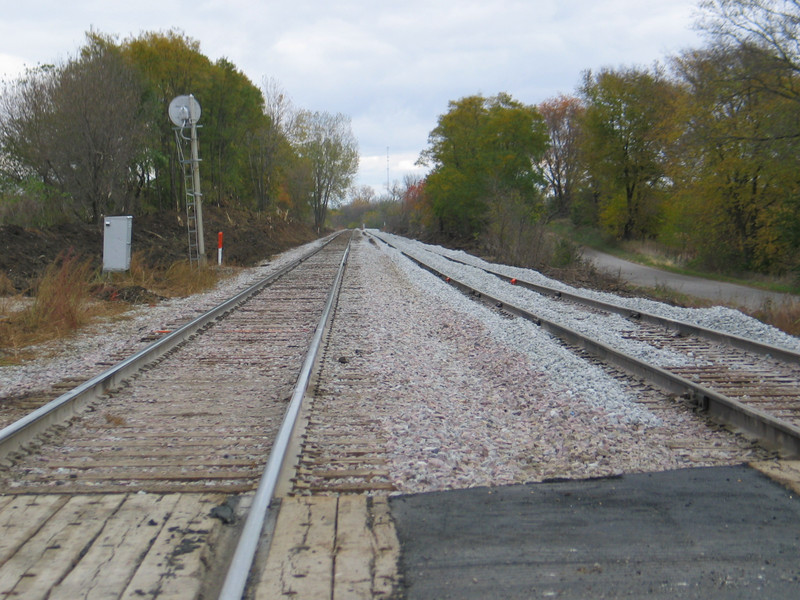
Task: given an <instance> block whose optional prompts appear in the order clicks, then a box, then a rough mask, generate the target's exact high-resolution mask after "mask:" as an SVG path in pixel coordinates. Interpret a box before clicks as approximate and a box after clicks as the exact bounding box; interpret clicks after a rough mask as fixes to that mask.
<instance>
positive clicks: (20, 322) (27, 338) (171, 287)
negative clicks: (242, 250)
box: [0, 254, 219, 365]
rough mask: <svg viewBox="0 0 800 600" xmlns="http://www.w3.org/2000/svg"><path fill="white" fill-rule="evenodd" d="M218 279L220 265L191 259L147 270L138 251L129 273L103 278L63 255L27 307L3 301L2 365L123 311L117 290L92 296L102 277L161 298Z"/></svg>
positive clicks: (85, 263) (109, 282)
mask: <svg viewBox="0 0 800 600" xmlns="http://www.w3.org/2000/svg"><path fill="white" fill-rule="evenodd" d="M4 277H5V276H4ZM218 278H219V273H218V271H217V270H216V269H214V268H212V267H204V268H197V267H196V266H192V265H190V264H189V263H188V262H187V261H183V262H179V263H175V264H173V265H172V266H170V267H169V268H168V269H166V270H153V269H148V268H146V267H145V266H144V264H143V262H142V261H141V260H140V259H139V257H137V256H135V255H134V256H133V257H131V268H130V270H129V271H127V272H125V273H106V274H104V275H102V276H101V275H99V274H98V273H97V272H95V271H94V270H93V269H92V268H91V266H90V263H89V261H88V260H80V259H79V258H78V257H76V256H74V255H71V254H67V255H63V256H61V257H59V258H58V259H57V260H56V261H55V262H54V263H53V264H51V265H50V266H48V268H47V269H46V271H45V273H44V275H43V276H42V277H41V279H40V281H39V283H38V285H37V286H35V289H34V298H33V300H32V301H31V302H28V303H27V306H25V307H23V308H21V309H17V305H19V304H21V303H20V302H12V301H11V299H8V300H2V299H0V302H2V304H0V365H3V364H18V363H20V362H23V361H26V360H29V359H30V358H32V357H33V354H32V351H31V350H30V347H31V346H33V345H36V344H42V343H45V342H49V341H52V340H57V339H60V338H63V337H65V336H67V335H70V334H71V333H73V332H74V331H75V330H77V329H79V328H80V327H82V326H84V325H86V324H87V323H89V322H90V321H92V320H95V319H98V318H113V317H115V316H118V315H119V314H121V313H123V312H125V311H126V310H127V309H128V307H129V305H128V304H127V303H125V302H118V301H114V300H115V299H116V298H117V296H118V295H117V294H116V293H114V294H111V295H110V298H111V301H100V300H98V299H96V298H93V297H92V295H91V290H92V288H93V287H94V288H97V287H98V286H97V284H98V282H99V281H101V280H102V283H103V286H106V285H111V286H113V288H112V289H115V290H116V289H122V288H125V287H133V286H136V287H140V288H143V289H145V290H148V291H153V292H155V293H157V294H160V295H162V296H169V297H175V296H181V297H182V296H188V295H191V294H195V293H198V292H201V291H204V290H207V289H209V288H211V287H213V286H214V284H215V283H216V282H217V280H218ZM103 286H100V287H101V288H102V287H103ZM6 288H8V289H7V291H6V292H5V293H6V294H8V293H12V292H13V286H11V285H10V282H6V281H5V279H3V278H0V290H6ZM0 293H2V292H1V291H0ZM12 305H14V306H13V308H14V309H13V310H12Z"/></svg>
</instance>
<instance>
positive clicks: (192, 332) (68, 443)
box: [0, 235, 349, 598]
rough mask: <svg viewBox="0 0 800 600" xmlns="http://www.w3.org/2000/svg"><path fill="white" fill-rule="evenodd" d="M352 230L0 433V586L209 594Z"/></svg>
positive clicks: (22, 591)
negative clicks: (0, 457) (0, 539)
mask: <svg viewBox="0 0 800 600" xmlns="http://www.w3.org/2000/svg"><path fill="white" fill-rule="evenodd" d="M348 243H349V236H347V235H343V236H338V237H336V238H335V239H333V240H332V241H330V243H328V244H327V245H326V246H325V247H324V248H323V249H321V250H320V251H319V252H316V253H313V254H312V255H309V256H307V257H304V258H303V259H300V260H298V261H297V262H296V263H293V264H292V265H289V267H287V268H285V269H283V270H281V271H280V272H279V273H277V274H275V275H274V276H272V277H270V278H268V279H267V280H265V281H264V282H261V283H259V284H257V285H255V286H252V287H251V288H250V289H248V290H247V291H246V292H243V293H242V294H239V295H237V296H236V297H235V298H234V299H231V300H230V301H228V302H226V303H223V304H222V305H220V307H218V308H217V309H215V310H214V311H210V312H209V313H208V314H205V315H203V316H201V317H198V318H197V319H195V320H194V321H193V322H192V323H190V324H188V325H187V326H185V327H183V328H181V329H179V330H177V331H175V332H172V333H171V334H169V335H166V336H164V337H163V338H162V339H160V340H159V341H158V342H156V343H154V344H152V345H151V346H149V347H148V348H147V349H146V350H145V351H142V352H140V353H137V355H135V356H134V357H130V358H128V359H126V360H125V361H123V362H122V363H120V364H118V365H116V366H115V367H113V368H112V369H110V370H109V371H108V372H106V373H103V374H101V375H99V376H97V377H95V378H93V379H91V380H89V381H87V382H84V383H83V384H81V385H79V386H78V387H77V388H76V389H75V390H72V391H71V392H68V393H66V394H64V395H62V396H61V397H59V398H57V399H56V400H54V401H53V402H51V403H49V404H48V405H45V406H44V407H41V408H39V409H37V410H35V411H34V412H33V413H31V414H29V415H28V416H26V417H25V418H23V419H22V420H21V421H17V422H16V423H14V424H12V425H11V426H9V427H7V428H6V429H4V430H2V431H1V432H0V444H2V446H0V447H2V449H3V451H4V459H3V460H4V465H3V467H2V469H0V489H2V490H3V492H4V494H3V496H2V497H0V523H2V526H3V530H4V534H5V535H4V539H3V542H2V543H0V597H25V598H37V597H41V598H46V597H50V598H78V597H136V598H139V597H162V596H167V597H171V595H175V596H176V597H195V596H196V595H198V594H206V595H214V593H215V591H214V588H215V587H217V588H218V587H219V582H220V581H221V580H222V576H221V575H222V574H223V573H222V570H223V569H224V568H225V565H226V562H227V561H226V560H225V556H226V553H227V552H228V550H226V548H229V547H230V546H231V545H232V543H233V540H234V539H235V538H236V530H235V528H233V527H225V526H224V524H225V523H228V524H233V523H234V522H236V521H237V520H238V521H239V527H241V521H242V519H243V518H244V516H245V515H246V514H248V513H247V510H248V507H249V504H250V502H251V500H252V498H253V494H252V492H253V491H254V490H256V488H257V486H259V484H260V481H261V476H262V473H263V471H264V468H265V464H266V463H267V458H268V456H270V450H271V448H272V446H273V442H274V440H275V438H276V436H277V435H279V432H280V431H281V424H282V420H283V419H284V415H285V413H286V411H287V405H289V400H290V398H291V397H292V395H293V393H295V386H296V383H297V380H298V373H299V372H300V370H301V365H302V364H303V362H304V360H306V361H308V356H307V350H308V348H309V345H310V344H311V343H312V339H313V337H314V336H315V333H316V331H317V330H318V329H319V328H320V323H319V321H320V317H321V315H322V314H323V312H324V310H325V309H326V306H327V304H329V303H330V299H331V298H332V293H331V286H335V285H338V282H339V278H340V274H341V272H342V267H343V264H344V259H343V256H346V252H347V248H348ZM70 415H72V417H71V418H70V419H68V420H67V419H66V418H65V417H66V416H70ZM256 497H257V496H256ZM112 573H113V574H114V575H113V576H111V574H112Z"/></svg>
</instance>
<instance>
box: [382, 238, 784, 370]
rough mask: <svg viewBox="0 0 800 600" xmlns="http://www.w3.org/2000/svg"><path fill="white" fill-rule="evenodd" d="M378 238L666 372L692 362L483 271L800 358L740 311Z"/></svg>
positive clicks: (778, 335)
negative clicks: (624, 291) (622, 292)
mask: <svg viewBox="0 0 800 600" xmlns="http://www.w3.org/2000/svg"><path fill="white" fill-rule="evenodd" d="M372 233H375V234H377V235H379V236H380V237H382V238H384V239H386V240H387V241H389V242H390V243H391V244H392V245H394V246H396V247H397V248H399V249H401V250H403V251H405V252H408V253H409V254H410V255H415V254H416V255H419V257H420V258H424V259H425V261H426V262H430V263H431V264H432V265H433V266H435V267H436V268H437V269H440V270H442V271H443V272H446V273H448V274H449V276H450V277H453V278H454V279H459V280H461V281H464V282H465V283H467V284H469V285H472V284H475V286H476V287H481V288H482V289H485V290H486V291H487V293H490V294H491V295H493V296H496V297H499V298H501V299H503V300H504V301H507V302H509V303H512V304H516V305H518V306H520V307H521V308H526V309H528V310H530V311H531V312H533V313H535V314H537V315H539V316H541V317H542V318H545V319H549V320H553V321H555V322H557V323H560V324H563V325H566V326H567V327H571V328H573V329H576V330H578V331H581V332H585V333H589V334H591V335H592V337H594V338H595V339H598V340H600V341H606V342H608V343H612V342H613V343H614V344H615V345H616V347H619V348H621V349H622V350H624V351H626V352H629V353H630V354H633V355H635V356H641V357H642V358H646V359H647V360H654V361H657V364H659V365H661V366H679V365H683V364H685V361H686V357H684V356H679V355H676V354H674V353H672V352H666V351H657V350H655V349H654V348H652V347H650V346H648V345H647V344H642V343H640V342H633V341H631V340H625V339H622V338H620V337H619V334H620V332H623V331H626V330H630V329H631V326H630V324H629V323H628V322H627V321H626V319H624V318H623V317H621V316H619V315H609V316H608V317H606V318H603V319H597V318H586V316H585V315H581V316H577V317H576V315H575V314H574V312H575V311H574V310H573V309H571V308H570V307H569V306H568V305H565V304H564V303H562V302H559V301H558V300H553V299H550V298H546V297H544V296H541V295H540V294H537V293H536V292H534V291H532V290H528V289H525V288H522V287H517V286H512V285H509V284H508V283H507V282H503V281H501V280H500V279H498V278H497V277H495V276H493V275H490V274H488V273H486V272H485V271H483V270H482V268H490V269H492V270H495V271H497V272H500V273H502V274H504V275H506V276H508V277H516V278H517V279H522V280H525V281H529V282H531V283H535V284H539V285H545V286H550V287H553V288H555V289H559V290H562V291H565V292H569V293H572V294H576V295H579V296H584V297H587V298H591V299H594V300H600V301H603V302H609V303H613V304H618V305H621V306H625V307H627V308H629V309H631V310H632V311H639V312H646V313H650V314H653V315H658V316H661V317H665V318H669V319H674V320H680V321H686V322H689V323H693V324H695V325H699V326H701V327H706V328H708V329H716V330H718V331H722V332H725V333H728V334H731V335H737V336H740V337H744V338H749V339H753V340H757V341H760V342H762V343H766V344H770V345H773V346H779V347H781V348H786V349H788V350H793V351H795V352H800V339H799V338H797V337H794V336H791V335H788V334H786V333H784V332H782V331H780V330H779V329H776V328H775V327H772V326H770V325H766V324H764V323H762V322H761V321H758V320H757V319H753V318H752V317H749V316H747V315H745V314H744V313H742V312H740V311H738V310H735V309H731V308H726V307H722V306H715V307H711V308H679V307H675V306H670V305H667V304H663V303H661V302H656V301H653V300H647V299H644V298H624V297H621V296H615V295H613V294H608V293H605V292H596V291H593V290H587V289H578V288H573V287H571V286H568V285H566V284H564V283H562V282H560V281H556V280H553V279H549V278H547V277H545V276H544V275H542V274H541V273H539V272H537V271H533V270H531V269H522V268H518V267H509V266H505V265H496V264H492V263H487V262H486V261H483V260H481V259H480V258H477V257H474V256H472V255H470V254H466V253H465V252H461V251H454V250H448V249H446V248H442V247H440V246H431V245H428V244H423V243H421V242H416V241H413V240H408V239H406V238H402V237H399V236H394V235H391V234H384V233H379V232H372ZM445 256H449V257H452V258H455V259H457V260H460V261H464V262H468V263H469V264H470V265H474V268H473V267H470V266H465V265H461V264H458V263H454V262H452V261H450V260H447V259H445V258H443V257H445Z"/></svg>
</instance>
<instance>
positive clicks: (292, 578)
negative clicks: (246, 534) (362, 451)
mask: <svg viewBox="0 0 800 600" xmlns="http://www.w3.org/2000/svg"><path fill="white" fill-rule="evenodd" d="M399 551H400V547H399V542H398V541H397V536H396V534H395V531H394V525H393V522H392V519H391V516H390V513H389V503H388V499H387V497H385V496H365V495H340V496H331V495H326V496H293V497H286V498H283V499H282V500H281V508H280V513H279V514H278V520H277V523H276V525H275V532H274V534H273V539H272V543H271V545H270V550H269V556H268V557H267V563H266V566H265V568H264V570H263V572H262V574H261V577H260V581H259V583H258V585H257V587H256V590H255V596H254V597H255V599H256V600H278V599H280V598H292V599H296V598H333V599H334V600H336V599H345V598H346V599H348V600H350V599H352V600H359V599H363V600H367V599H370V600H371V599H374V598H385V599H388V598H392V597H394V596H393V594H395V593H396V592H397V586H398V575H397V559H398V557H399Z"/></svg>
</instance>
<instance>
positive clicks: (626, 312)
mask: <svg viewBox="0 0 800 600" xmlns="http://www.w3.org/2000/svg"><path fill="white" fill-rule="evenodd" d="M375 237H377V238H378V239H380V240H381V241H382V242H383V243H385V244H387V245H389V246H391V247H392V248H395V249H396V250H399V248H397V247H396V246H394V245H393V244H392V243H391V242H389V241H387V240H385V239H383V238H381V237H380V236H375ZM435 254H437V255H438V256H441V257H442V258H444V259H446V260H449V261H451V262H454V263H458V264H462V265H466V266H468V267H472V268H474V269H480V270H482V271H484V272H486V273H489V274H490V275H494V276H495V277H497V278H499V279H501V280H503V281H506V282H508V283H510V284H513V285H517V286H520V287H524V288H527V289H529V290H532V291H534V292H536V293H538V294H541V295H543V296H552V297H555V298H559V299H562V300H569V301H571V302H575V303H577V304H582V305H584V306H590V307H592V308H596V309H599V310H604V311H607V312H610V313H615V314H618V315H621V316H623V317H626V318H629V319H633V320H637V321H644V322H646V323H651V324H653V325H658V326H660V327H664V328H665V329H670V330H672V331H677V332H678V333H680V334H681V335H695V336H697V337H702V338H705V339H707V340H711V341H714V342H720V343H723V344H727V345H729V346H731V347H733V348H737V349H739V350H745V351H748V352H753V353H756V354H760V355H762V356H770V357H772V358H777V359H780V360H783V361H784V362H787V363H793V364H800V353H798V352H794V351H793V350H789V349H787V348H781V347H779V346H772V345H770V344H765V343H763V342H759V341H757V340H751V339H748V338H745V337H741V336H738V335H734V334H731V333H725V332H723V331H717V330H715V329H709V328H707V327H702V326H701V325H694V324H692V323H685V322H683V321H676V320H674V319H670V318H667V317H660V316H658V315H654V314H652V313H647V312H643V311H638V310H633V309H630V308H627V307H625V306H619V305H617V304H612V303H610V302H604V301H602V300H595V299H593V298H587V297H585V296H581V295H579V294H573V293H571V292H567V291H563V290H559V289H556V288H552V287H549V286H546V285H541V284H538V283H533V282H531V281H525V280H524V279H519V278H518V277H509V276H508V275H505V274H503V273H500V272H499V271H495V270H493V269H490V268H487V267H479V266H477V265H473V264H470V263H468V262H465V261H462V260H459V259H457V258H452V257H450V256H446V255H444V254H438V253H435Z"/></svg>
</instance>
